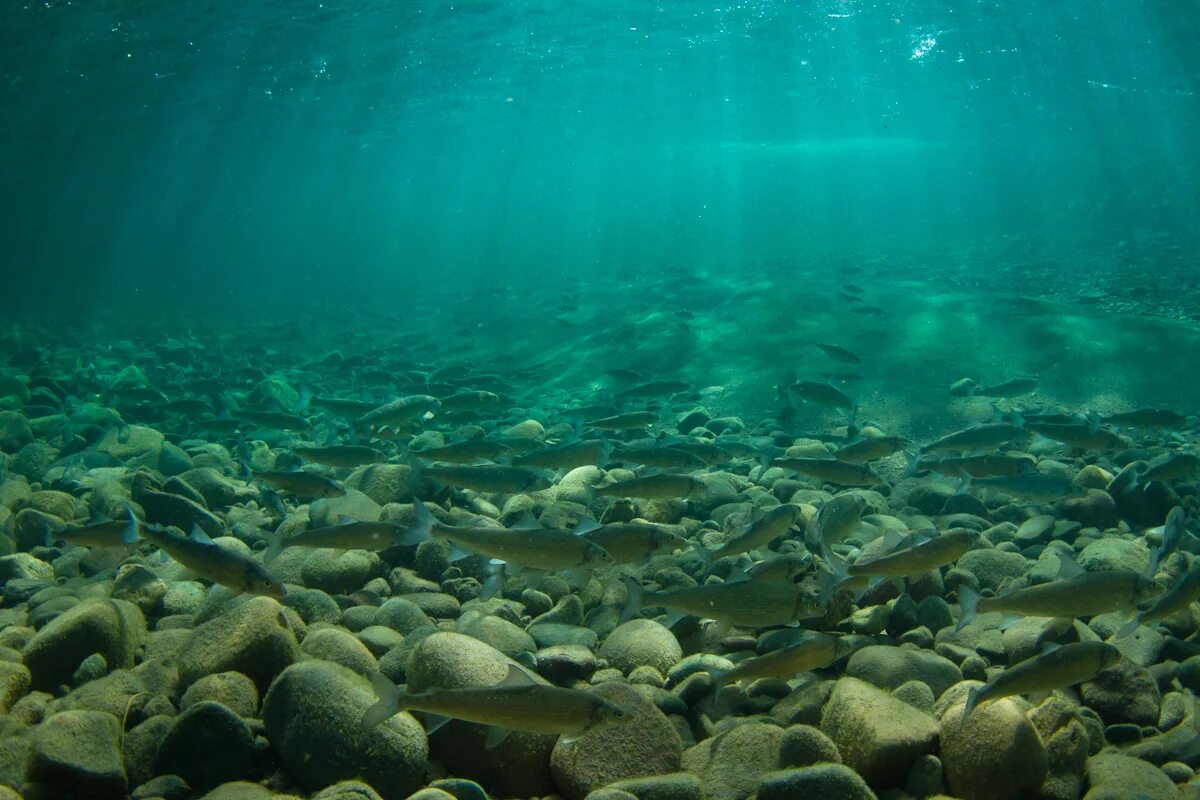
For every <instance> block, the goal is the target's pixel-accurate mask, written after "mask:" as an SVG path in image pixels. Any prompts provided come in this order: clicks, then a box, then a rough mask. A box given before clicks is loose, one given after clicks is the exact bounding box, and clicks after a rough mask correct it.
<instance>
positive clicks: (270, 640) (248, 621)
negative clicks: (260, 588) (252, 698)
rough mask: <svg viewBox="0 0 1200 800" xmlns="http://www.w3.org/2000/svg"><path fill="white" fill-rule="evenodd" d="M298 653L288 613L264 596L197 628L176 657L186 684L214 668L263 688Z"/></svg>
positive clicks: (297, 655) (297, 656) (262, 689)
mask: <svg viewBox="0 0 1200 800" xmlns="http://www.w3.org/2000/svg"><path fill="white" fill-rule="evenodd" d="M299 657H300V646H299V645H298V644H297V643H296V637H295V635H294V634H293V632H292V623H291V620H290V619H289V617H288V613H287V611H286V610H285V609H284V608H283V606H281V605H280V604H279V603H277V602H276V601H275V600H273V599H271V598H269V597H255V598H251V599H249V600H247V601H245V602H243V603H241V604H239V605H236V606H233V607H232V608H228V609H226V610H225V613H224V614H222V615H221V616H219V617H217V618H215V619H211V620H209V621H208V622H205V623H204V624H203V625H200V626H199V627H197V628H196V629H195V630H194V631H193V632H192V636H191V638H190V639H189V640H188V642H187V644H186V645H185V646H184V648H183V650H182V652H181V654H180V656H179V674H180V678H181V680H182V682H183V684H184V685H185V686H190V685H191V684H192V683H194V682H195V681H197V680H199V679H200V678H202V677H204V676H205V675H211V674H213V673H216V672H230V671H233V672H240V673H242V674H243V675H245V676H246V677H248V678H250V680H252V681H254V685H255V686H256V687H258V691H259V692H262V691H265V690H266V688H267V686H268V685H270V683H271V681H272V680H273V679H274V678H275V676H276V675H278V674H279V673H280V672H282V671H283V670H284V669H285V668H286V667H287V666H288V665H290V664H291V663H293V662H294V661H296V659H298V658H299Z"/></svg>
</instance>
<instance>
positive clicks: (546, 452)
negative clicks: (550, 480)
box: [512, 439, 612, 469]
mask: <svg viewBox="0 0 1200 800" xmlns="http://www.w3.org/2000/svg"><path fill="white" fill-rule="evenodd" d="M611 453H612V445H610V444H609V443H608V442H607V441H606V440H604V439H583V440H581V441H577V442H567V443H566V444H560V445H556V446H553V447H543V448H542V449H540V450H534V451H533V452H530V453H525V454H523V455H519V456H514V457H513V459H512V465H513V466H514V467H535V468H539V469H574V468H575V467H583V466H587V465H589V464H593V465H597V466H603V465H604V464H606V463H608V459H609V456H610V455H611Z"/></svg>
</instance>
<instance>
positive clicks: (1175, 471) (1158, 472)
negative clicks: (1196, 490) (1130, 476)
mask: <svg viewBox="0 0 1200 800" xmlns="http://www.w3.org/2000/svg"><path fill="white" fill-rule="evenodd" d="M1198 470H1200V456H1198V455H1196V454H1195V453H1172V454H1171V455H1169V456H1167V458H1165V459H1163V460H1162V461H1156V462H1152V463H1149V464H1146V465H1145V467H1144V468H1142V469H1140V470H1139V472H1138V476H1137V480H1138V482H1139V483H1149V482H1150V481H1162V482H1163V483H1171V482H1172V481H1181V480H1186V479H1188V478H1191V477H1193V476H1194V475H1195V474H1196V472H1197V471H1198Z"/></svg>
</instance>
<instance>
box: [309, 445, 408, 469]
mask: <svg viewBox="0 0 1200 800" xmlns="http://www.w3.org/2000/svg"><path fill="white" fill-rule="evenodd" d="M292 452H293V453H294V454H296V455H298V456H300V457H301V458H303V459H304V460H305V461H311V462H313V463H314V464H324V465H325V466H328V467H357V466H360V465H362V464H377V463H379V462H381V461H385V460H387V456H385V455H384V454H383V453H382V452H380V451H379V450H376V449H375V448H374V447H368V446H366V445H361V444H333V445H327V446H325V447H310V446H307V445H296V446H294V447H292Z"/></svg>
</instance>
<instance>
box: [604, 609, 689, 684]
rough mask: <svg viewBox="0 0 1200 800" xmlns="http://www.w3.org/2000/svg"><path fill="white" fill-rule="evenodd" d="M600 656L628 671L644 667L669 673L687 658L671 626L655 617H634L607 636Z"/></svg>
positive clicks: (612, 664)
mask: <svg viewBox="0 0 1200 800" xmlns="http://www.w3.org/2000/svg"><path fill="white" fill-rule="evenodd" d="M597 655H598V656H600V657H601V658H603V659H605V660H607V661H608V663H609V665H610V666H613V667H616V668H617V669H619V670H621V671H622V672H624V673H626V674H628V673H629V672H631V671H632V670H633V669H634V668H635V667H641V666H648V667H654V668H655V669H656V670H658V671H659V672H660V673H662V674H666V673H667V672H668V671H670V669H671V667H672V666H674V664H675V662H677V661H678V660H679V659H680V658H682V657H683V649H682V648H681V647H680V646H679V640H678V639H676V638H675V634H673V633H671V630H670V629H669V628H667V627H665V626H663V625H660V624H659V623H657V622H655V621H654V620H649V619H631V620H629V622H626V623H624V624H622V625H618V626H617V628H616V630H614V631H613V632H612V633H610V634H609V635H608V636H607V638H605V640H604V643H603V644H602V645H600V650H599V651H598V652H597Z"/></svg>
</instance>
